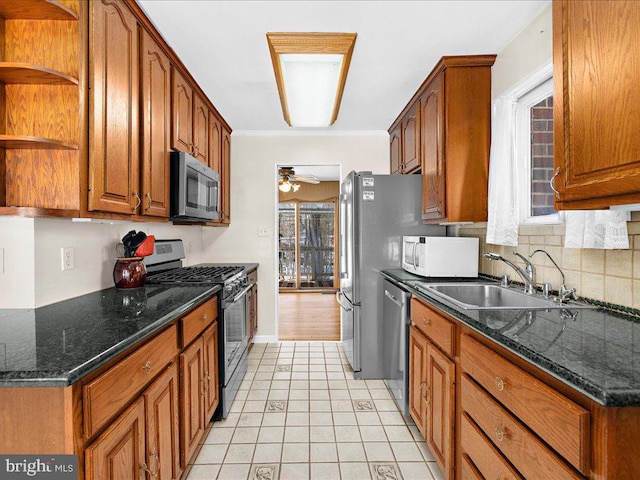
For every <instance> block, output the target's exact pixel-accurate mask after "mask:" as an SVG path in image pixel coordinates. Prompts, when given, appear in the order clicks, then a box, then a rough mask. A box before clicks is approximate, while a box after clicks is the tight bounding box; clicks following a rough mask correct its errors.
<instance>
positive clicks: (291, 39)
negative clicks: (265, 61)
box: [267, 33, 356, 127]
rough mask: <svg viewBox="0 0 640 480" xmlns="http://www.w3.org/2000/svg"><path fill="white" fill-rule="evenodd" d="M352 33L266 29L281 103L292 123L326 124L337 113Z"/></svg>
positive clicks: (287, 118)
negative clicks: (272, 30) (282, 31)
mask: <svg viewBox="0 0 640 480" xmlns="http://www.w3.org/2000/svg"><path fill="white" fill-rule="evenodd" d="M355 40H356V34H355V33H268V34H267V42H268V44H269V51H270V53H271V61H272V63H273V69H274V72H275V76H276V83H277V85H278V92H279V94H280V103H281V104H282V112H283V115H284V119H285V120H286V122H287V123H288V124H289V125H291V126H292V127H328V126H330V125H332V124H333V123H334V122H335V121H336V118H337V117H338V111H339V109H340V101H341V100H342V92H343V91H344V85H345V82H346V77H347V72H348V71H349V64H350V62H351V54H352V53H353V47H354V45H355Z"/></svg>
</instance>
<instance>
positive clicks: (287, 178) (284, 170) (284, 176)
mask: <svg viewBox="0 0 640 480" xmlns="http://www.w3.org/2000/svg"><path fill="white" fill-rule="evenodd" d="M278 175H279V177H280V180H279V182H278V189H279V190H280V191H281V192H285V193H287V192H289V191H291V189H293V191H294V192H297V191H298V189H299V188H300V184H298V183H291V182H304V183H313V184H316V183H320V180H318V177H316V176H315V175H296V172H295V170H294V169H293V167H280V168H279V169H278Z"/></svg>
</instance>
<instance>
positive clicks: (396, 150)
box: [389, 124, 402, 174]
mask: <svg viewBox="0 0 640 480" xmlns="http://www.w3.org/2000/svg"><path fill="white" fill-rule="evenodd" d="M401 131H402V124H399V125H398V126H397V127H396V128H394V129H393V130H391V133H390V134H389V137H390V146H391V173H392V174H393V173H402V143H401V142H400V138H401V133H400V132H401Z"/></svg>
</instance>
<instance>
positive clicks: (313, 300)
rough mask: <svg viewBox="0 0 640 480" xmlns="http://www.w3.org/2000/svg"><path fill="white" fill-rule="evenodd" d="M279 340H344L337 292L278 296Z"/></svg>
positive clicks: (296, 293) (283, 294)
mask: <svg viewBox="0 0 640 480" xmlns="http://www.w3.org/2000/svg"><path fill="white" fill-rule="evenodd" d="M278 337H279V340H282V341H284V340H308V341H311V340H314V341H315V340H325V341H330V340H333V341H337V340H340V307H339V306H338V303H337V302H336V298H335V295H334V294H333V293H315V292H314V293H311V292H303V293H299V292H292V293H288V292H287V293H280V294H279V295H278Z"/></svg>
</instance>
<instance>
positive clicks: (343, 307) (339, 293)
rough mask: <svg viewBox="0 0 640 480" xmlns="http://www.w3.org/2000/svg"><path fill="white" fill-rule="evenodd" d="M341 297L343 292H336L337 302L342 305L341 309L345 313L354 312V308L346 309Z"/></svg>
mask: <svg viewBox="0 0 640 480" xmlns="http://www.w3.org/2000/svg"><path fill="white" fill-rule="evenodd" d="M340 295H342V292H341V291H340V290H338V291H337V292H336V301H337V302H338V304H339V305H340V307H341V308H342V309H343V310H344V311H345V312H350V311H352V310H353V308H351V307H345V306H344V305H343V304H342V302H341V301H340Z"/></svg>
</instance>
